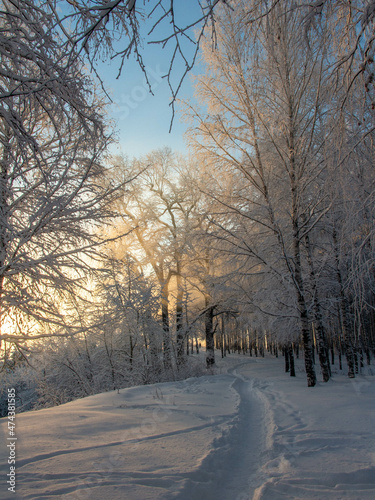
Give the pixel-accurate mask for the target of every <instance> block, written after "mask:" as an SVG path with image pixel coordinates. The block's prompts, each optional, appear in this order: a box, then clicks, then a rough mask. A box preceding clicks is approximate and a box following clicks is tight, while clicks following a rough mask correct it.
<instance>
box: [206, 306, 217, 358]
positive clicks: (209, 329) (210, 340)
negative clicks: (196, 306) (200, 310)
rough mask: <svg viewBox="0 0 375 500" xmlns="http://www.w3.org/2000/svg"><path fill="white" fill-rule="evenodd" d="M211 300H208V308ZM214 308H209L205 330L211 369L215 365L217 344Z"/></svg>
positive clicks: (207, 355) (207, 356)
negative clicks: (215, 340) (215, 339)
mask: <svg viewBox="0 0 375 500" xmlns="http://www.w3.org/2000/svg"><path fill="white" fill-rule="evenodd" d="M208 304H209V299H208V298H206V305H207V306H208ZM213 317H214V308H213V307H208V308H207V310H206V312H205V330H206V365H207V368H211V367H212V366H213V365H214V364H215V342H214V330H213Z"/></svg>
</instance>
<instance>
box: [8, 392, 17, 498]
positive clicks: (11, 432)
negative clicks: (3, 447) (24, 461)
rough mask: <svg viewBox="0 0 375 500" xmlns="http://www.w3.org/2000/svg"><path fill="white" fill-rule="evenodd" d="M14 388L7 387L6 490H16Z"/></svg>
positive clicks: (13, 491)
mask: <svg viewBox="0 0 375 500" xmlns="http://www.w3.org/2000/svg"><path fill="white" fill-rule="evenodd" d="M16 442H17V437H16V390H15V389H14V387H11V388H10V389H8V437H7V449H8V465H9V472H8V473H7V485H8V491H10V492H12V493H15V492H16Z"/></svg>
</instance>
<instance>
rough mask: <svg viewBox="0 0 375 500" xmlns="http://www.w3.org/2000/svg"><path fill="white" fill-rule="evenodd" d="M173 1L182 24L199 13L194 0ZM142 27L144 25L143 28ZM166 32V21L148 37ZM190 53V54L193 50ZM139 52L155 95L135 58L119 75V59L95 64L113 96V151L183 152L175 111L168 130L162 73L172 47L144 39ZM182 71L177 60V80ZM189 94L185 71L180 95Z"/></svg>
mask: <svg viewBox="0 0 375 500" xmlns="http://www.w3.org/2000/svg"><path fill="white" fill-rule="evenodd" d="M175 2H176V5H177V6H178V8H179V10H178V14H179V16H180V24H181V25H182V24H183V25H184V26H185V25H186V24H187V23H189V22H191V20H192V19H193V18H194V16H200V12H199V9H198V8H197V4H196V2H195V0H193V1H192V0H189V1H188V2H187V1H186V0H177V1H176V0H175ZM195 18H196V17H195ZM145 30H146V26H145V27H144V30H143V31H144V32H145ZM167 33H170V30H169V26H168V24H167V23H165V24H164V25H162V26H160V28H159V31H158V32H157V33H155V35H153V38H151V39H155V38H158V37H160V38H163V37H164V36H165V35H166V34H167ZM149 40H150V39H149ZM190 53H191V54H192V50H191V51H190ZM142 55H143V57H144V63H145V66H146V68H147V71H148V75H149V81H150V84H151V86H152V90H153V93H154V95H152V94H150V92H149V90H148V88H147V84H146V80H145V77H144V75H143V73H142V71H141V69H140V68H139V66H138V64H137V62H136V61H135V60H134V59H129V60H127V61H126V62H125V64H124V67H123V70H122V73H121V76H120V77H119V78H118V79H116V76H117V74H118V68H119V63H120V61H118V60H114V61H113V62H112V63H109V62H103V63H100V65H99V68H98V69H99V73H100V75H101V77H102V78H103V81H104V83H105V86H106V89H107V90H108V92H109V94H110V95H111V97H112V100H113V105H112V106H110V110H109V111H110V117H111V118H112V119H113V120H114V121H115V124H116V129H117V134H118V140H119V149H117V150H115V151H114V152H120V151H121V152H123V153H125V154H127V155H128V156H130V157H132V156H140V155H142V154H145V153H147V152H149V151H151V150H152V149H156V148H161V147H163V146H170V147H171V148H172V149H174V150H176V151H180V152H185V151H186V147H185V143H184V139H183V134H184V132H185V130H186V125H185V124H184V123H183V122H182V121H181V120H180V119H179V115H178V114H176V115H175V119H174V123H173V129H172V132H171V133H169V126H170V122H171V118H172V112H171V107H170V106H169V103H170V99H171V92H170V89H169V87H168V84H167V81H166V79H163V78H162V76H163V75H165V74H166V73H167V72H168V68H169V64H170V56H171V51H170V50H169V49H168V47H167V48H166V49H162V48H161V47H160V46H159V45H150V44H147V43H144V50H143V54H142ZM183 71H184V66H183V63H182V61H178V62H177V64H176V67H175V69H174V73H173V75H174V79H175V80H176V81H177V79H178V78H180V77H181V76H182V74H183ZM195 71H197V70H195ZM191 95H192V84H191V77H190V76H189V75H188V76H187V77H186V79H185V81H184V84H183V86H182V89H181V92H180V94H179V96H180V98H183V99H186V98H189V97H191Z"/></svg>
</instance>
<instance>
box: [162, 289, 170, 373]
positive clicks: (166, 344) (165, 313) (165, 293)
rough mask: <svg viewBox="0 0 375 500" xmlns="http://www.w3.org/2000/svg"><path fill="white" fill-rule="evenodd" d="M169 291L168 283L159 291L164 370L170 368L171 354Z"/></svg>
mask: <svg viewBox="0 0 375 500" xmlns="http://www.w3.org/2000/svg"><path fill="white" fill-rule="evenodd" d="M168 303H169V289H168V281H167V280H166V281H164V283H163V284H162V290H161V318H162V325H163V361H164V368H165V369H166V370H169V369H171V368H172V352H171V338H170V335H169V309H168Z"/></svg>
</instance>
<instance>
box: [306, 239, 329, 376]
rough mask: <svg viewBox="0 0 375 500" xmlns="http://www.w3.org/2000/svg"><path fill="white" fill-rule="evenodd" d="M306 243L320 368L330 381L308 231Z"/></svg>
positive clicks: (325, 341)
mask: <svg viewBox="0 0 375 500" xmlns="http://www.w3.org/2000/svg"><path fill="white" fill-rule="evenodd" d="M305 243H306V250H307V261H308V264H309V268H310V282H311V293H312V296H313V310H314V318H315V336H316V339H317V344H318V356H319V363H320V369H321V370H322V376H323V381H324V382H328V380H329V378H330V376H331V367H330V365H329V356H328V348H327V338H326V332H325V328H324V325H323V315H322V311H321V307H320V302H319V298H318V287H317V284H316V276H315V270H314V264H313V259H312V252H311V245H310V238H309V235H308V233H306V236H305Z"/></svg>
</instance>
